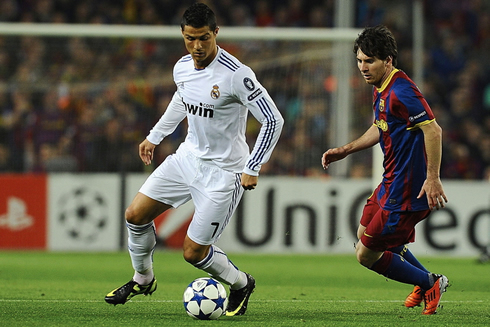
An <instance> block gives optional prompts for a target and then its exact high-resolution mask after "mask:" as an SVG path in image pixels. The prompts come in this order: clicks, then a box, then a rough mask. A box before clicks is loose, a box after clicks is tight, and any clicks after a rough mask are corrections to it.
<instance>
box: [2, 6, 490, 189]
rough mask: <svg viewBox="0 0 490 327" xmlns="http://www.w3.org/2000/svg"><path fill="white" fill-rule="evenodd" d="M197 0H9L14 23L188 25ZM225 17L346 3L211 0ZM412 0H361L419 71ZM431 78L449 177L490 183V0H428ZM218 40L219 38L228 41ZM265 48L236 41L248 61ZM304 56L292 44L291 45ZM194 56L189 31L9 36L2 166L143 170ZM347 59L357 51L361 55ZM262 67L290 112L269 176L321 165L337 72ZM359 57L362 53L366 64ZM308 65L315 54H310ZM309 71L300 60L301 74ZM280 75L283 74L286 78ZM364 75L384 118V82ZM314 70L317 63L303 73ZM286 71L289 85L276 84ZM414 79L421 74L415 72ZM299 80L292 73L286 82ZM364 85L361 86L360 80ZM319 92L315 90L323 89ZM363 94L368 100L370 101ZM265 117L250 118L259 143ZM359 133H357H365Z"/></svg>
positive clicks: (363, 172) (360, 19)
mask: <svg viewBox="0 0 490 327" xmlns="http://www.w3.org/2000/svg"><path fill="white" fill-rule="evenodd" d="M192 2H193V1H186V0H179V1H177V0H124V1H111V0H97V1H95V0H84V1H72V0H2V1H1V2H0V22H38V23H73V24H79V23H83V24H144V25H178V24H180V18H181V16H182V13H183V10H184V9H185V8H186V7H188V6H189V4H190V3H192ZM204 2H206V3H207V4H209V5H210V6H211V7H212V8H213V9H214V10H215V12H216V13H217V16H218V23H219V25H220V26H222V27H224V28H226V26H279V27H334V26H335V23H334V21H335V17H334V12H335V10H334V8H335V2H336V1H335V0H309V1H306V0H289V1H278V0H258V1H244V0H243V1H238V0H212V1H211V0H209V1H204ZM411 3H412V2H411V1H389V0H357V1H355V23H354V25H355V27H360V28H362V27H365V26H373V25H376V24H385V25H387V26H388V27H389V28H390V29H392V31H393V32H394V34H395V36H396V38H397V41H398V46H399V59H398V62H399V67H398V68H401V69H403V70H404V71H406V72H407V73H408V74H409V76H412V73H413V72H412V68H413V67H412V60H413V59H412V55H413V52H412V24H411V19H410V18H407V17H410V15H409V14H410V13H411V6H412V4H411ZM423 4H424V11H425V33H424V35H425V38H426V39H425V50H424V51H425V53H424V58H423V60H424V82H423V83H422V85H419V86H420V87H421V89H422V92H423V93H424V95H425V97H426V98H427V100H428V102H429V104H430V105H431V107H432V109H433V111H434V112H435V115H436V118H437V120H438V122H439V124H440V125H441V126H442V127H443V129H444V140H443V142H444V144H443V146H444V152H443V165H442V171H441V174H442V178H447V179H477V180H482V179H485V180H490V77H489V76H490V74H489V73H490V62H489V61H488V57H489V55H490V2H489V1H486V0H430V1H428V0H426V1H424V2H423ZM218 43H219V44H221V43H220V42H219V39H218ZM258 46H261V47H265V48H260V49H256V48H252V49H250V45H247V47H245V48H240V46H239V45H237V44H233V43H231V42H227V44H223V47H224V48H226V49H227V50H230V51H231V52H232V53H233V54H235V55H236V56H237V57H238V58H239V59H241V60H242V61H243V62H244V63H247V64H249V62H248V60H249V59H250V60H251V58H253V57H254V56H255V55H256V53H258V51H260V53H261V57H266V56H267V55H266V54H267V53H268V50H267V49H266V47H274V48H278V45H277V44H273V45H272V46H271V44H270V43H267V42H264V43H261V45H257V44H255V47H258ZM282 50H284V51H289V52H291V49H290V48H289V49H287V48H286V49H282ZM184 54H185V49H184V47H183V44H182V41H181V40H156V39H151V40H150V39H117V38H111V39H94V38H39V37H27V36H24V37H14V36H3V35H1V34H0V172H46V171H47V172H55V171H72V172H122V171H125V172H141V171H144V170H145V169H151V168H147V167H145V166H144V165H143V164H142V163H141V161H140V160H139V157H138V152H137V147H138V144H139V143H140V142H141V141H142V140H143V139H144V137H145V136H146V135H147V133H148V131H149V129H150V128H151V127H152V126H153V125H154V123H155V122H156V121H157V120H158V119H159V117H160V116H161V114H162V113H163V112H164V110H165V108H166V105H167V104H168V102H169V100H170V98H171V96H172V94H173V92H174V90H175V86H174V85H173V82H172V76H171V70H172V67H173V65H174V63H175V62H176V60H178V58H180V57H181V56H182V55H184ZM346 55H352V56H353V54H352V53H347V54H346ZM316 65H317V62H316V61H311V63H310V64H309V66H308V65H306V69H307V70H309V74H308V78H307V79H308V81H307V82H305V83H303V84H301V85H306V87H303V88H302V90H301V94H307V96H305V97H300V96H298V94H300V93H299V91H296V92H295V91H293V90H291V88H288V86H287V84H288V83H289V82H291V83H293V82H295V81H296V80H298V79H300V78H301V77H300V76H297V75H295V74H297V73H287V72H286V71H284V70H283V71H274V72H271V71H270V69H262V70H259V71H257V70H256V72H257V75H258V78H259V80H260V81H262V84H264V86H265V87H266V88H267V89H268V90H269V91H270V93H271V95H272V97H273V98H274V100H275V101H276V102H277V104H278V107H279V109H280V110H281V111H282V112H283V114H284V117H285V118H286V126H285V131H284V135H283V138H282V139H281V141H280V144H279V145H278V148H277V151H276V152H275V153H274V155H273V157H272V158H271V162H270V163H269V164H267V165H265V166H264V169H263V172H262V174H269V175H272V174H275V175H303V176H307V175H317V174H319V173H321V167H320V156H321V153H323V151H325V150H326V149H327V147H329V146H336V145H338V144H330V143H329V140H328V138H329V131H328V121H327V120H328V119H329V117H330V116H329V115H328V112H327V111H328V110H334V109H333V108H329V107H330V102H329V101H330V99H331V97H330V94H329V92H331V91H332V87H334V86H332V83H331V80H329V78H328V74H330V73H328V72H325V73H324V72H323V70H322V69H320V68H319V67H317V66H316ZM353 65H354V62H353ZM301 66H302V68H303V69H305V64H301ZM291 71H292V72H297V70H291ZM272 73H273V74H272ZM354 73H355V74H356V75H355V76H353V78H352V79H353V84H356V85H357V84H359V85H357V87H358V89H359V90H360V91H356V92H355V96H356V97H359V103H362V106H359V108H356V115H362V119H360V122H358V125H359V126H353V131H354V132H356V133H361V132H363V131H364V130H365V129H367V128H368V126H369V124H370V121H369V120H370V119H371V116H370V115H371V112H370V101H371V99H370V94H371V89H370V87H368V86H366V85H363V83H360V82H359V80H360V79H359V78H358V75H359V73H358V72H357V70H355V72H354ZM302 74H304V73H302ZM272 75H274V76H275V78H276V79H279V81H280V83H279V82H278V81H277V80H276V81H274V80H273V79H272V78H271V76H272ZM412 77H413V76H412ZM284 81H286V83H284ZM356 81H357V82H356ZM313 89H315V90H314V92H313ZM356 103H357V102H356ZM257 128H258V127H257V124H256V123H254V122H253V120H251V122H250V123H249V126H248V135H249V141H250V142H253V141H254V138H253V137H254V135H255V133H256V132H257ZM185 132H186V127H185V122H184V123H183V124H182V126H179V128H178V129H177V130H176V132H175V133H174V134H173V135H171V136H170V137H169V138H168V139H166V140H164V141H163V142H162V145H161V146H159V147H157V149H158V152H157V154H156V158H155V159H156V160H155V161H156V162H161V161H162V160H163V159H164V158H165V156H166V155H168V154H169V153H171V152H173V150H174V149H175V148H176V146H177V145H178V144H179V143H180V142H181V141H182V140H183V138H184V137H185ZM355 136H358V135H353V137H355ZM370 168H371V161H370V160H369V158H368V157H366V156H360V157H355V159H354V161H353V162H352V163H351V165H350V167H349V176H351V177H369V176H370V173H371V172H370Z"/></svg>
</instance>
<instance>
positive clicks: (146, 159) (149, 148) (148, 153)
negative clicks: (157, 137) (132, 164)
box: [139, 139, 156, 166]
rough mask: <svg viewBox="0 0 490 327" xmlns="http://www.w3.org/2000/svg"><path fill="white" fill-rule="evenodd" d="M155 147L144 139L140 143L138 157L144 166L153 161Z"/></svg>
mask: <svg viewBox="0 0 490 327" xmlns="http://www.w3.org/2000/svg"><path fill="white" fill-rule="evenodd" d="M155 147H156V145H155V144H153V143H151V142H150V141H148V140H147V139H145V140H144V141H143V142H141V143H140V146H139V155H140V158H141V161H143V163H144V164H145V165H147V166H148V165H149V164H151V161H152V160H153V153H154V151H155Z"/></svg>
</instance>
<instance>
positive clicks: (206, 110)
mask: <svg viewBox="0 0 490 327" xmlns="http://www.w3.org/2000/svg"><path fill="white" fill-rule="evenodd" d="M182 103H183V104H184V107H185V109H186V110H187V111H188V112H189V113H190V114H191V115H197V116H201V117H208V118H213V116H214V110H213V109H214V105H212V104H207V103H199V105H193V104H189V103H185V101H184V100H182Z"/></svg>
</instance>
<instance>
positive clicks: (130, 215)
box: [124, 206, 144, 225]
mask: <svg viewBox="0 0 490 327" xmlns="http://www.w3.org/2000/svg"><path fill="white" fill-rule="evenodd" d="M124 218H126V221H127V222H128V223H130V224H134V225H141V224H143V223H144V221H143V220H142V219H141V218H140V215H139V214H138V212H137V211H136V210H134V208H133V207H132V206H129V207H128V208H127V209H126V212H125V213H124Z"/></svg>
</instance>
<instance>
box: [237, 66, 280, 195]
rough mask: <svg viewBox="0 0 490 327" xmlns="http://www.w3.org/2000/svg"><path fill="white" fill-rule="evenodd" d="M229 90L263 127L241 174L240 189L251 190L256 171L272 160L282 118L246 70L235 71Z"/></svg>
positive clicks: (253, 75) (271, 101)
mask: <svg viewBox="0 0 490 327" xmlns="http://www.w3.org/2000/svg"><path fill="white" fill-rule="evenodd" d="M232 89H233V92H234V93H235V95H236V96H237V98H238V99H239V100H240V102H241V103H242V104H243V105H245V106H246V107H247V108H248V109H249V110H250V112H251V113H252V115H253V116H254V117H255V119H257V121H259V122H260V123H261V124H262V126H261V128H260V131H259V135H258V136H257V140H256V142H255V144H254V147H253V149H252V152H251V153H250V156H249V158H248V160H247V163H246V165H245V167H244V169H243V173H242V186H243V187H244V188H245V189H247V190H248V189H254V188H255V186H256V185H257V181H258V176H259V170H260V168H261V166H262V165H263V164H264V163H266V162H267V161H268V160H269V158H270V157H271V154H272V151H273V150H274V147H275V146H276V144H277V142H278V140H279V136H280V134H281V131H282V127H283V125H284V119H283V117H282V115H281V113H280V112H279V110H278V109H277V106H276V104H275V103H274V101H273V100H272V98H271V97H270V95H269V93H268V92H267V90H266V89H265V88H264V87H263V86H262V85H261V84H260V82H259V81H258V80H257V78H256V76H255V74H254V72H253V71H252V70H251V69H250V68H248V67H241V68H240V69H238V70H237V71H236V72H235V74H234V76H233V79H232Z"/></svg>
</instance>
